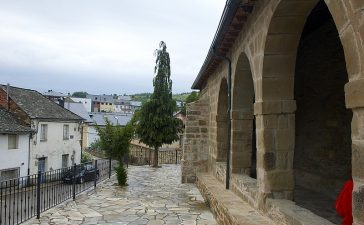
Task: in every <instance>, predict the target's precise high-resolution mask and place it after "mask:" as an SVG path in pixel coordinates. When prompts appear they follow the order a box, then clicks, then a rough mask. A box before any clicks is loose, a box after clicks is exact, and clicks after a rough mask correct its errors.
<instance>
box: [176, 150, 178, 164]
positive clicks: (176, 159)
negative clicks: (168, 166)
mask: <svg viewBox="0 0 364 225" xmlns="http://www.w3.org/2000/svg"><path fill="white" fill-rule="evenodd" d="M177 161H178V156H177V149H176V164H177Z"/></svg>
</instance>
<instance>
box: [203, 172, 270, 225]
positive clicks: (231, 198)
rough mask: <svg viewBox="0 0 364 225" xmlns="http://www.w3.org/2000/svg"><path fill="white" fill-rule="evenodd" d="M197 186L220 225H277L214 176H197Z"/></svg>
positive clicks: (204, 174) (205, 174)
mask: <svg viewBox="0 0 364 225" xmlns="http://www.w3.org/2000/svg"><path fill="white" fill-rule="evenodd" d="M196 185H197V187H198V189H199V190H200V192H201V194H202V196H203V197H204V199H205V200H206V202H207V204H208V205H209V207H210V208H211V210H212V212H213V213H214V215H215V217H216V220H217V222H218V223H219V224H223V225H275V223H274V222H273V221H272V220H271V219H269V218H268V217H265V216H263V215H261V214H260V213H259V212H258V211H257V210H255V209H254V208H252V207H251V206H250V205H249V204H248V203H246V202H245V201H243V200H242V199H241V198H239V197H238V196H237V195H236V194H235V193H233V192H232V191H230V190H226V189H225V186H224V185H223V184H222V183H221V182H219V181H218V180H217V179H216V178H215V177H214V176H212V175H211V174H207V173H199V174H198V175H197V180H196Z"/></svg>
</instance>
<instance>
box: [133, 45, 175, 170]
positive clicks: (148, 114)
mask: <svg viewBox="0 0 364 225" xmlns="http://www.w3.org/2000/svg"><path fill="white" fill-rule="evenodd" d="M155 55H156V57H157V59H156V66H155V68H154V73H155V74H156V76H155V77H154V79H153V86H154V92H153V94H152V95H151V97H150V100H149V101H147V102H145V103H144V104H143V105H142V107H141V109H140V112H139V115H138V122H137V123H136V124H137V126H136V134H137V135H138V137H139V139H140V141H141V142H143V143H144V144H146V145H148V146H149V147H152V148H153V149H154V163H153V166H154V167H158V150H159V148H160V147H161V146H162V145H163V144H171V143H172V142H173V141H176V140H178V138H179V137H178V133H179V132H181V131H182V122H181V120H179V119H177V118H174V117H173V112H174V111H175V109H176V102H175V101H174V100H173V99H172V80H171V79H170V76H171V69H170V59H169V54H168V52H167V46H166V44H165V43H164V42H163V41H162V42H160V44H159V49H157V50H156V51H155Z"/></svg>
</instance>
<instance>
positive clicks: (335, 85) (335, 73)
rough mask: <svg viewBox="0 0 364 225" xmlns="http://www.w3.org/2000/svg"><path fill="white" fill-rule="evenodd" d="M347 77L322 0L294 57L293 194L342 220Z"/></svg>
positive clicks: (347, 157) (347, 171)
mask: <svg viewBox="0 0 364 225" xmlns="http://www.w3.org/2000/svg"><path fill="white" fill-rule="evenodd" d="M347 82H348V74H347V71H346V63H345V57H344V51H343V47H342V44H341V41H340V38H339V34H338V31H337V29H336V25H335V23H334V21H333V19H332V17H331V14H330V12H329V10H328V8H327V6H326V4H325V2H324V1H323V0H321V1H320V2H319V3H318V4H317V5H316V7H315V8H314V9H313V10H312V12H311V14H310V15H309V17H308V18H307V21H306V24H305V27H304V30H303V32H302V36H301V40H300V43H299V47H298V51H297V59H296V73H295V86H294V89H295V93H294V94H295V100H296V104H297V111H296V133H295V134H296V136H295V152H294V169H295V175H296V179H295V181H296V188H295V195H294V200H295V202H296V203H297V204H298V205H301V206H302V207H305V208H307V209H309V210H311V211H312V212H314V213H315V214H317V215H319V216H321V217H324V218H326V219H328V220H330V221H331V222H333V223H335V224H340V218H339V217H338V216H337V214H336V212H335V210H334V208H333V205H334V202H335V199H336V197H337V195H338V194H339V191H340V189H341V187H342V186H343V184H344V182H345V180H347V179H349V178H350V177H351V119H352V112H351V110H348V109H346V107H345V95H344V85H345V84H346V83H347Z"/></svg>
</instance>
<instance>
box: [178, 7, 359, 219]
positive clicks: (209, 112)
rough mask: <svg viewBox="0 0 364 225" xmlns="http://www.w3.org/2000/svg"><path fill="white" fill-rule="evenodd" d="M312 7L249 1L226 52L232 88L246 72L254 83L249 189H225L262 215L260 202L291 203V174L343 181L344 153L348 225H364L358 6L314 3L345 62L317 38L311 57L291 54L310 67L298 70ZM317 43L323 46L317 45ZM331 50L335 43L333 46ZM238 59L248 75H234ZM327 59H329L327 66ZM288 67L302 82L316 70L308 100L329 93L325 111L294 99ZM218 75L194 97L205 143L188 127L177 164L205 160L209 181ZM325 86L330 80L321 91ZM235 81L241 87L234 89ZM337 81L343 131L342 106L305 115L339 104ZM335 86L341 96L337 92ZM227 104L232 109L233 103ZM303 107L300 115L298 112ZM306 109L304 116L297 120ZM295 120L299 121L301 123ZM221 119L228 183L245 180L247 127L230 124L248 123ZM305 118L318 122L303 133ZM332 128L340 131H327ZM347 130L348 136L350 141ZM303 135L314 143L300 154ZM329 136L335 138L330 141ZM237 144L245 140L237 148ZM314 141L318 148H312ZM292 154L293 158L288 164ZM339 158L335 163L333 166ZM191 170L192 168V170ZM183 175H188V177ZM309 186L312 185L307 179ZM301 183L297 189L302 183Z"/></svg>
mask: <svg viewBox="0 0 364 225" xmlns="http://www.w3.org/2000/svg"><path fill="white" fill-rule="evenodd" d="M318 2H319V1H318V0H300V1H290V0H277V1H264V0H258V1H255V3H256V4H255V6H254V10H253V12H252V13H251V15H250V16H249V19H248V20H247V22H246V23H245V25H244V28H243V29H242V31H241V32H240V33H239V35H238V37H237V38H236V40H235V42H234V44H233V45H232V46H231V47H229V49H230V50H229V52H228V53H227V56H228V57H229V58H230V59H231V61H232V74H233V84H232V87H233V88H240V89H245V88H246V86H244V85H243V84H244V82H242V80H241V79H236V78H235V76H244V74H247V73H248V72H247V71H250V72H251V76H252V80H253V84H254V85H253V86H254V115H255V118H256V138H257V139H256V144H257V179H256V186H254V187H253V188H247V189H245V188H246V187H247V186H248V185H245V184H244V182H246V180H248V179H240V180H235V181H234V182H235V183H234V182H233V189H235V191H236V192H241V193H242V195H241V197H243V196H246V197H245V198H247V199H250V200H249V201H250V202H252V205H254V206H255V207H257V208H259V209H261V210H262V212H263V213H264V212H265V208H266V207H267V206H266V202H267V201H266V199H267V198H273V199H275V200H278V199H286V200H284V201H288V202H291V201H289V200H292V199H293V192H294V190H295V189H294V188H295V173H294V169H297V174H302V173H305V174H315V175H316V176H318V177H320V176H321V177H322V176H323V175H324V174H325V172H324V171H325V170H330V171H331V172H330V174H329V175H330V176H331V178H334V179H335V180H341V178H343V179H345V178H346V177H345V175H344V174H345V173H346V172H348V171H349V168H350V163H349V162H350V151H351V153H352V158H351V159H352V160H351V169H352V176H353V180H354V183H355V185H354V192H353V216H354V224H355V225H362V224H364V213H363V212H364V173H363V171H364V126H363V124H364V109H363V108H364V88H363V87H364V64H363V59H364V23H363V21H364V13H363V11H364V1H361V0H335V1H333V0H325V1H323V0H322V2H321V3H320V4H325V5H327V7H328V10H329V13H330V16H332V18H333V21H334V23H335V27H336V29H337V35H336V37H339V40H340V43H341V44H342V49H343V53H344V59H345V61H344V59H343V57H342V56H341V58H340V57H338V55H337V54H336V53H335V51H336V50H335V49H336V48H335V46H334V47H333V48H331V47H330V43H331V41H330V40H328V39H326V36H322V37H321V39H319V38H320V37H319V36H317V37H316V38H314V39H315V41H316V43H318V44H317V45H316V47H312V46H311V48H310V49H311V50H308V51H312V52H307V50H306V53H305V54H303V55H300V54H302V52H301V53H299V57H298V63H300V62H299V61H300V60H302V59H303V60H304V61H305V62H306V63H308V62H310V60H311V63H310V64H306V65H303V66H302V64H301V69H300V68H299V67H300V64H298V65H296V56H297V52H298V51H299V48H298V46H299V43H300V39H301V34H302V31H303V29H304V26H305V23H306V21H307V18H308V16H309V15H310V13H311V12H312V9H314V8H315V6H316V4H317V3H318ZM315 13H316V11H315ZM318 20H320V19H318ZM323 42H325V44H326V45H321V44H322V43H323ZM326 42H327V43H326ZM332 43H333V42H332ZM324 46H329V48H331V49H329V50H330V51H328V52H324V51H323V50H322V48H324ZM337 46H338V44H336V47H337ZM326 48H327V47H326ZM315 51H316V52H315ZM310 54H311V55H310ZM323 54H327V55H326V56H325V55H323ZM242 55H245V56H246V58H247V60H248V62H249V63H248V64H246V63H245V64H244V65H248V68H249V69H246V68H245V69H243V70H242V69H241V66H242V65H243V64H240V63H239V59H240V58H241V56H242ZM312 55H313V56H312ZM300 57H302V58H300ZM327 57H329V58H328V59H327ZM325 58H326V59H325ZM313 63H314V64H313ZM344 65H346V68H345V69H346V72H347V76H346V75H344V73H343V72H342V70H343V68H344ZM296 67H297V68H298V69H297V72H298V73H301V75H300V76H305V77H306V78H307V77H309V76H310V75H311V76H312V78H313V76H314V73H311V71H312V70H313V69H315V68H316V72H315V73H316V74H320V77H321V79H322V80H319V79H316V80H314V79H311V80H312V82H313V84H314V86H315V85H316V86H319V87H322V88H320V89H319V90H317V87H316V88H314V90H317V91H316V92H315V93H316V95H315V96H314V98H322V101H323V102H325V98H324V97H325V95H326V94H325V93H327V92H328V91H333V93H335V94H334V95H329V96H330V98H328V102H329V103H328V104H327V105H325V104H320V105H316V106H315V107H313V106H314V105H310V104H311V102H312V101H311V99H306V100H303V101H302V99H299V98H297V99H296V98H295V91H294V89H295V74H296ZM324 69H325V71H324V72H323V71H322V70H324ZM300 70H301V72H300ZM239 71H240V72H239ZM302 71H303V73H302ZM308 73H309V74H308ZM338 74H341V75H342V77H341V78H343V77H345V76H346V79H347V80H346V81H344V80H343V79H341V78H339V77H337V76H338ZM226 76H227V63H226V62H225V61H221V62H220V63H219V65H218V66H217V67H216V68H215V69H214V70H213V71H212V72H211V73H210V74H209V77H208V79H207V80H206V81H205V83H204V84H203V85H202V87H203V88H202V90H201V92H202V93H203V95H202V96H204V97H205V98H206V100H207V101H205V102H204V104H205V105H204V107H205V108H204V110H205V112H206V114H205V115H204V116H205V119H206V121H208V122H207V125H206V126H205V127H204V128H206V129H207V131H208V133H207V134H206V135H207V137H208V138H206V139H202V140H201V139H198V138H196V136H195V135H198V134H200V128H192V130H191V129H189V130H188V132H187V128H188V127H193V126H191V125H189V126H186V134H187V133H190V134H194V135H190V136H186V140H185V144H186V146H185V150H184V156H183V158H184V160H185V161H184V165H186V168H189V169H190V170H189V171H193V170H192V168H194V169H196V165H198V163H197V162H201V161H200V160H199V159H200V158H199V157H200V156H201V155H204V159H207V165H205V164H203V165H204V167H203V168H204V169H205V168H207V169H208V171H209V172H210V173H212V174H216V171H217V170H216V167H217V166H216V160H215V159H216V157H215V156H216V153H217V152H219V151H220V150H221V149H219V148H220V147H221V146H220V147H219V145H218V132H217V130H218V129H219V127H218V123H217V118H219V117H218V105H219V103H218V102H219V97H218V96H219V92H220V88H221V82H222V81H223V79H226ZM315 78H316V76H315ZM325 79H329V80H330V81H332V80H336V81H334V82H333V83H331V84H329V85H328V86H325V85H324V84H325V83H326V82H325ZM243 80H244V79H243ZM239 82H240V83H242V84H241V85H239V84H238V83H239ZM345 82H346V84H345V87H344V93H345V107H346V108H348V109H350V110H351V111H352V121H351V126H350V124H349V121H350V117H351V115H350V113H347V111H346V110H345V109H343V105H341V106H340V108H341V109H340V110H338V111H337V112H335V113H333V112H331V111H330V112H329V113H324V112H325V111H322V110H319V111H316V115H315V113H313V112H315V111H313V112H312V110H313V109H314V108H315V109H317V107H327V108H335V109H338V107H339V105H338V104H337V103H338V102H343V99H342V94H343V92H342V86H343V85H344V83H345ZM298 83H299V84H301V83H302V81H298ZM339 84H340V85H339ZM309 86H310V85H309ZM309 86H307V87H306V88H305V87H304V89H305V90H306V91H308V90H309V89H310V87H309ZM339 86H341V89H339V88H338V87H339ZM310 91H312V90H310ZM320 91H322V93H320ZM241 94H242V93H239V91H234V90H233V95H235V96H233V99H235V100H237V99H239V96H240V97H241V96H242V95H241ZM340 95H341V97H340ZM326 96H328V95H326ZM296 100H297V102H296ZM239 101H240V100H239ZM233 104H236V103H235V101H234V103H233ZM297 106H298V111H297V114H296V109H297ZM243 107H244V106H243ZM303 107H304V111H301V110H302V108H303ZM233 109H234V105H233ZM240 109H242V108H240ZM307 110H309V111H310V113H308V114H302V112H305V111H307ZM350 110H349V111H350ZM236 115H240V117H239V116H237V117H235V116H236ZM243 115H244V116H246V117H244V116H243ZM302 115H307V117H305V116H302ZM228 116H229V117H230V119H232V120H233V124H232V129H233V132H232V140H230V141H231V145H232V146H233V152H232V157H233V158H232V159H231V160H235V161H233V162H234V163H232V167H231V168H230V169H231V171H233V173H234V174H232V179H235V178H236V177H239V176H243V175H244V174H247V173H248V171H249V168H250V165H251V162H250V161H249V160H250V159H249V157H247V156H248V155H247V154H245V153H246V151H245V150H244V149H248V147H240V146H244V145H245V144H246V145H248V142H249V138H250V140H251V136H250V135H251V132H249V130H250V131H251V128H249V126H248V125H247V124H248V123H249V122H248V121H245V123H244V122H241V121H235V118H246V119H248V117H250V120H251V119H252V115H251V114H250V115H247V114H244V113H243V111H241V110H240V111H239V110H233V112H232V114H231V115H228ZM296 117H297V118H296ZM310 117H315V118H314V119H315V120H318V119H321V122H318V123H316V124H315V126H311V127H310V126H307V127H305V126H303V125H305V124H307V123H308V122H309V121H310ZM296 121H297V124H296ZM250 126H251V125H250ZM336 126H337V127H340V129H335V127H336ZM349 126H350V127H349ZM312 129H316V130H317V131H316V132H314V133H311V134H308V131H310V130H312ZM349 129H351V140H350V138H349V136H350V133H349ZM318 132H320V134H318ZM308 135H311V136H314V137H313V138H311V139H310V140H309V141H307V143H305V145H306V146H307V147H302V146H305V145H303V144H304V143H303V142H306V141H303V138H305V139H307V137H308ZM249 136H250V137H249ZM335 136H336V137H337V138H335V140H332V139H333V138H332V137H335ZM329 139H331V141H332V142H331V143H329V141H327V140H329ZM244 140H246V142H245V143H244V142H243V141H244ZM350 141H351V142H352V146H351V148H350V147H349V145H350ZM320 142H321V144H322V145H321V147H322V148H321V147H320V148H318V146H319V145H320ZM191 149H194V150H191ZM299 149H300V150H299ZM302 149H305V151H308V154H305V152H304V153H302V151H301V150H302ZM340 149H342V150H343V151H340ZM296 150H297V151H296ZM196 151H198V152H196ZM300 151H301V152H300ZM296 152H297V155H296V156H297V157H296V160H294V155H295V154H296ZM301 156H302V157H301ZM340 158H342V159H343V160H342V161H340ZM300 159H302V160H303V161H302V160H300ZM304 161H310V164H305V163H304ZM319 162H322V163H321V164H320V163H319ZM193 163H196V164H195V165H194V166H193ZM237 165H243V166H237ZM307 165H311V168H308V166H307ZM195 171H196V170H195ZM185 174H186V173H185ZM189 174H193V172H190V173H189ZM185 178H186V176H185V177H184V179H185ZM219 179H220V180H222V179H221V178H219ZM309 179H310V180H312V179H313V178H312V176H311V177H310V178H309ZM190 181H193V179H191V180H190ZM301 181H303V183H305V180H304V179H303V180H301ZM301 181H299V182H301ZM242 182H243V183H242ZM252 183H254V182H252ZM334 183H335V182H334ZM339 183H340V182H339ZM333 186H336V187H337V186H338V184H333V185H332V186H331V187H333ZM250 190H251V191H250ZM282 201H283V200H282Z"/></svg>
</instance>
